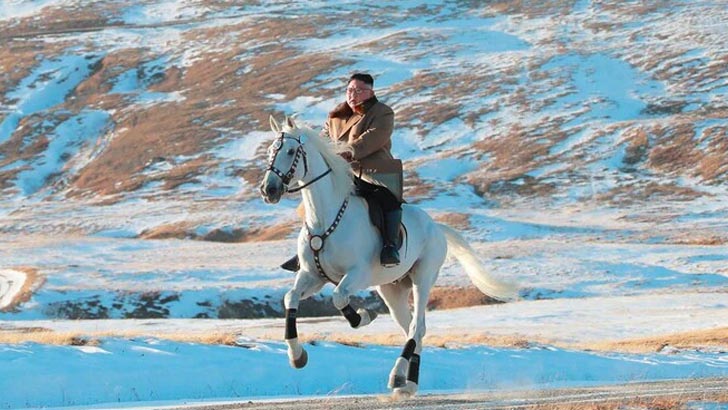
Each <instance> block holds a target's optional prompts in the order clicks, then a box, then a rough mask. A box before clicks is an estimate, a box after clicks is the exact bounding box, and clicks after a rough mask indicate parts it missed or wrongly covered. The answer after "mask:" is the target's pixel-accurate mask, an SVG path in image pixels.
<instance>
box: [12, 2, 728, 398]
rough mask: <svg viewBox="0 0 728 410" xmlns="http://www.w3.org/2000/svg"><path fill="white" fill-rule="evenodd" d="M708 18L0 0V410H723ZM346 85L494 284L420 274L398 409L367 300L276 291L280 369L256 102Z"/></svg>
mask: <svg viewBox="0 0 728 410" xmlns="http://www.w3.org/2000/svg"><path fill="white" fill-rule="evenodd" d="M727 6H728V4H726V3H725V2H723V1H673V0H666V1H616V0H614V1H584V0H574V1H543V2H528V1H482V2H479V1H445V0H432V1H405V0H403V1H392V2H381V4H367V2H355V1H348V0H343V1H336V2H333V1H310V2H296V1H283V0H281V1H264V2H257V1H249V2H230V1H219V0H189V1H184V0H179V1H172V0H144V1H138V2H127V1H121V0H98V1H94V0H91V1H82V0H5V1H3V2H2V4H0V44H2V47H0V190H1V193H0V243H1V245H2V246H0V408H3V409H16V408H17V409H32V408H53V409H110V408H125V409H139V408H201V406H203V407H204V406H206V407H205V408H229V409H233V408H268V407H267V406H268V403H271V402H273V401H275V402H280V403H283V404H280V406H282V407H280V408H296V407H300V408H305V407H308V408H311V409H313V408H334V407H337V408H362V409H363V408H377V409H379V408H392V409H394V408H458V409H461V408H462V409H465V408H484V409H485V408H488V409H491V408H492V409H495V408H499V409H501V408H502V409H505V408H537V409H673V408H674V409H690V410H696V409H705V410H716V409H728V250H727V249H726V246H725V245H726V243H727V242H728V222H727V221H728V194H727V193H726V188H727V187H728V154H727V152H728V70H726V66H728V46H727V44H728V26H726V24H725V22H726V21H728V7H727ZM357 71H366V72H370V73H371V74H372V75H373V76H374V77H375V89H376V90H377V95H378V97H379V98H380V100H382V101H384V102H386V103H387V104H389V105H390V106H391V107H392V108H393V109H394V110H395V112H396V118H395V132H394V136H393V140H394V144H393V152H394V153H395V154H396V156H398V157H400V158H402V159H403V160H404V163H405V197H406V199H407V201H408V202H409V203H410V204H412V205H415V206H418V207H421V208H423V209H425V210H426V211H427V212H428V213H429V214H430V215H432V216H433V218H434V219H436V220H437V221H438V222H441V223H446V224H448V225H450V226H452V227H454V228H456V229H457V230H458V231H460V232H461V233H462V234H463V236H465V237H466V238H467V240H468V241H469V242H470V243H471V245H472V246H473V247H474V248H475V249H476V250H477V252H478V255H479V257H480V259H481V261H482V262H483V264H484V265H485V266H486V267H487V268H488V270H489V271H490V272H491V273H492V274H493V275H495V276H496V277H498V278H501V279H504V280H508V281H512V282H515V283H517V284H518V285H519V298H518V299H517V300H515V301H509V302H507V303H499V302H496V301H494V300H492V299H490V298H488V297H486V296H485V295H483V294H482V293H480V292H479V291H478V290H477V289H476V288H475V287H474V286H473V285H472V284H471V283H470V280H469V279H468V277H467V276H466V274H465V273H464V271H463V270H462V268H461V267H460V265H459V264H457V263H456V262H455V261H452V260H448V262H446V265H445V266H444V268H443V269H442V271H441V273H440V279H439V280H438V282H437V286H436V288H435V289H434V290H433V293H432V295H431V298H430V303H429V310H428V312H427V336H426V338H425V343H426V346H425V348H424V350H423V353H422V367H421V373H420V374H421V377H420V390H419V396H418V397H417V398H414V399H410V400H404V401H398V402H395V401H392V400H391V399H390V398H389V390H388V389H387V377H388V373H389V370H390V369H391V367H392V365H393V363H394V360H395V359H396V358H397V356H399V354H400V352H401V349H402V344H403V343H404V336H403V335H402V334H401V332H400V330H399V329H398V328H397V327H396V325H395V324H394V322H393V321H392V319H391V318H390V317H389V316H388V315H387V314H386V307H385V306H384V305H383V303H382V302H381V300H380V299H379V298H378V296H377V295H376V292H374V291H373V290H369V291H365V292H362V293H361V294H359V295H358V297H357V298H356V300H355V301H354V304H355V305H357V306H366V307H368V308H370V309H373V310H376V311H378V312H379V313H380V315H379V317H378V318H377V319H376V320H375V321H374V322H373V323H372V324H370V325H369V326H367V327H365V328H363V329H356V330H353V329H351V328H350V327H349V325H348V323H347V322H346V320H345V319H344V318H343V317H342V316H341V315H340V314H339V313H338V312H337V311H336V310H335V309H334V307H333V305H332V304H331V300H330V296H331V292H332V289H333V287H332V286H326V287H325V288H324V289H323V290H322V292H321V294H320V295H318V296H316V297H314V298H312V299H311V300H307V301H306V302H305V303H302V305H301V309H300V314H299V321H298V322H299V326H298V330H299V335H300V338H301V339H302V340H303V341H304V342H305V345H306V349H307V350H308V352H309V364H308V365H307V366H306V367H305V368H303V369H300V370H295V369H292V368H291V367H290V366H289V364H288V358H287V356H286V345H285V343H284V342H283V335H284V328H285V323H284V321H283V319H282V317H283V307H282V303H281V301H282V298H283V295H284V294H285V292H286V291H288V289H290V287H291V286H292V283H293V276H292V275H291V274H290V273H289V272H286V271H284V270H282V269H280V268H279V267H278V265H279V264H280V263H282V262H283V261H285V260H286V259H287V258H288V257H289V256H291V255H292V254H293V252H294V249H295V242H296V240H295V238H296V236H297V233H298V230H299V229H300V227H301V222H300V220H299V218H298V217H297V216H296V214H295V208H296V206H297V205H298V203H299V200H300V196H298V195H290V196H289V197H287V198H285V199H284V200H283V201H282V202H281V203H279V204H277V205H269V204H265V203H264V202H263V201H262V200H261V198H260V195H259V192H258V185H259V183H260V179H261V177H262V175H263V172H264V169H265V166H266V160H267V155H266V149H267V147H268V145H269V144H270V143H271V141H272V139H273V137H274V134H273V133H272V132H271V131H270V128H269V126H268V117H269V116H270V115H273V116H275V117H276V118H278V119H282V118H284V116H285V115H291V114H294V113H296V114H298V117H297V118H298V120H299V121H300V122H302V123H305V124H308V125H309V126H311V127H314V128H318V127H320V126H321V125H322V124H323V121H324V119H325V118H326V115H327V112H328V111H329V110H330V109H331V108H332V107H333V106H334V105H335V104H336V103H338V102H340V101H342V100H343V94H344V88H345V86H346V79H347V78H348V76H349V75H350V74H351V73H353V72H357ZM651 383H659V384H656V385H654V386H659V388H656V387H650V388H643V386H645V385H647V386H653V385H652V384H651ZM610 386H612V387H613V386H628V387H620V388H619V389H620V390H619V392H618V393H615V394H614V395H613V396H612V395H609V394H606V393H605V394H604V395H600V394H598V393H595V391H597V390H598V389H609V388H612V387H610ZM629 386H640V387H639V388H638V387H629ZM561 389H567V391H570V390H569V389H592V390H590V393H589V394H587V395H585V396H578V395H576V394H572V395H564V396H559V397H567V396H568V399H563V400H560V401H558V402H557V401H554V402H553V403H545V402H540V401H537V402H529V400H530V399H531V398H534V397H541V396H545V395H548V394H549V392H555V391H561ZM482 394H485V395H491V396H488V397H490V399H489V400H491V402H490V403H489V404H488V403H486V404H483V403H480V404H478V405H477V406H476V405H475V404H473V403H472V402H470V401H467V400H470V399H467V400H466V399H464V398H463V397H466V396H467V397H471V396H472V395H482ZM440 395H445V396H444V397H449V398H448V399H446V400H449V401H448V402H447V403H445V404H443V405H439V404H437V405H436V404H433V402H428V400H434V399H433V397H440ZM438 400H439V399H438ZM458 400H461V401H458ZM286 403H288V404H286ZM357 403H358V404H357ZM362 403H364V404H367V405H371V406H370V407H364V404H362ZM286 405H288V406H289V407H285V406H286ZM246 406H247V407H246ZM255 406H262V407H255ZM273 406H274V405H273V404H271V408H274V407H273ZM316 406H319V407H316ZM357 406H359V407H357ZM428 406H429V407H428ZM447 406H450V407H447ZM458 406H460V407H458ZM478 406H480V407H478ZM529 406H530V407H529Z"/></svg>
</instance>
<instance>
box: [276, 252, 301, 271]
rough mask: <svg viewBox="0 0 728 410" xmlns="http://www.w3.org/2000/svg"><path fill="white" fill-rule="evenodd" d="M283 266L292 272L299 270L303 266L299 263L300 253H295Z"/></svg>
mask: <svg viewBox="0 0 728 410" xmlns="http://www.w3.org/2000/svg"><path fill="white" fill-rule="evenodd" d="M281 268H283V269H285V270H289V271H291V272H298V270H299V269H300V268H301V265H300V264H299V263H298V255H293V257H292V258H291V259H289V260H287V261H285V262H283V265H281Z"/></svg>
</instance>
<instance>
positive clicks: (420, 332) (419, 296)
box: [394, 238, 447, 397]
mask: <svg viewBox="0 0 728 410" xmlns="http://www.w3.org/2000/svg"><path fill="white" fill-rule="evenodd" d="M441 239H442V241H441V242H440V241H437V240H436V238H435V240H432V241H430V243H429V244H428V246H427V247H426V248H425V251H424V252H423V254H422V257H421V259H420V260H418V261H417V263H415V266H414V267H413V268H412V270H411V271H410V278H411V279H412V296H413V298H412V299H413V312H412V313H413V315H412V316H413V317H412V321H411V322H410V327H409V332H408V333H407V337H408V340H407V343H405V346H404V349H403V350H402V355H401V357H400V358H398V359H397V360H398V361H399V359H405V360H406V361H407V362H408V363H409V367H408V369H407V380H406V382H405V385H404V386H402V387H395V388H394V394H395V396H405V397H407V396H413V395H414V394H415V393H416V392H417V388H418V385H419V377H420V354H421V353H422V340H423V339H424V337H425V331H426V327H425V311H426V309H427V300H428V298H429V296H430V290H431V289H432V286H434V285H435V281H436V280H437V275H438V273H439V271H440V267H441V266H442V263H443V262H444V261H445V255H446V253H447V245H446V243H445V242H444V238H441ZM395 368H396V365H395Z"/></svg>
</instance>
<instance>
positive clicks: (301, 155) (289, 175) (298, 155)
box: [266, 132, 331, 193]
mask: <svg viewBox="0 0 728 410" xmlns="http://www.w3.org/2000/svg"><path fill="white" fill-rule="evenodd" d="M285 139H290V140H293V141H296V143H298V147H296V152H295V156H294V157H293V162H292V163H291V167H290V168H289V169H288V172H286V173H283V171H281V170H280V169H278V168H276V167H275V165H273V164H275V161H276V158H277V157H278V153H279V152H281V149H283V140H285ZM271 148H273V150H272V151H271V152H270V154H269V157H268V168H267V169H266V171H270V172H272V173H274V174H276V175H278V177H279V178H280V179H281V181H282V182H283V187H284V189H285V191H286V192H290V193H294V192H298V191H300V190H302V189H303V188H306V187H307V186H310V185H312V184H313V183H315V182H316V181H318V180H320V179H321V178H323V177H325V176H326V175H328V174H329V173H331V167H328V169H327V170H326V171H324V173H323V174H321V175H319V176H317V177H316V178H314V179H312V180H310V181H308V182H306V183H305V184H303V185H300V186H297V187H295V188H289V187H288V184H290V183H291V180H292V179H293V176H294V175H295V174H296V167H298V161H299V160H301V159H303V178H306V175H308V160H307V159H306V150H305V149H303V141H301V137H300V136H299V137H292V136H289V135H286V133H285V132H281V135H280V136H279V137H278V138H277V139H276V140H275V141H274V142H273V145H272V146H271ZM303 178H301V179H303Z"/></svg>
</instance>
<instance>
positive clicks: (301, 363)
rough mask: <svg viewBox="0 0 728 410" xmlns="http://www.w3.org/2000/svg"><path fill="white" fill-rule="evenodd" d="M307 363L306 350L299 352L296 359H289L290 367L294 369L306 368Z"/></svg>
mask: <svg viewBox="0 0 728 410" xmlns="http://www.w3.org/2000/svg"><path fill="white" fill-rule="evenodd" d="M307 363H308V353H306V349H303V350H301V355H300V356H299V357H298V359H291V367H293V368H294V369H302V368H304V367H305V366H306V364H307Z"/></svg>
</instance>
